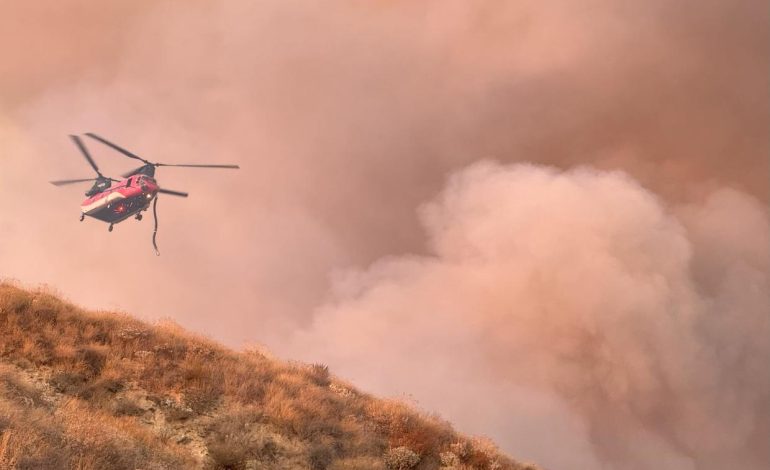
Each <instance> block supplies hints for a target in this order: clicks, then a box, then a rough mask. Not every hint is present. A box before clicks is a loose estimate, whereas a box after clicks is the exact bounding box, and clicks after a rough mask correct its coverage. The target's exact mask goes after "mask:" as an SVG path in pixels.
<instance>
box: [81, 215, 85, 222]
mask: <svg viewBox="0 0 770 470" xmlns="http://www.w3.org/2000/svg"><path fill="white" fill-rule="evenodd" d="M85 218H86V215H85V214H80V221H81V222H82V221H83V219H85Z"/></svg>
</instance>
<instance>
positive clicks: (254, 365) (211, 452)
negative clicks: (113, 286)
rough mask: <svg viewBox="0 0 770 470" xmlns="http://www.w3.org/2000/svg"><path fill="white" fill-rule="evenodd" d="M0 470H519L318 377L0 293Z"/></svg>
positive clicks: (397, 407)
mask: <svg viewBox="0 0 770 470" xmlns="http://www.w3.org/2000/svg"><path fill="white" fill-rule="evenodd" d="M0 332H1V334H0V468H2V469H6V468H12V469H64V468H76V469H83V470H89V469H108V468H109V469H131V470H133V469H144V470H149V469H195V468H222V469H300V468H303V469H304V468H309V469H319V470H320V469H329V470H342V469H398V470H408V469H438V468H444V469H450V468H454V469H466V468H467V469H471V468H473V469H496V470H508V469H510V470H520V469H526V468H535V467H534V466H530V465H522V464H519V463H517V462H515V461H513V460H511V459H509V458H507V457H505V456H504V455H502V454H501V453H500V452H498V451H497V450H496V448H495V447H494V445H492V444H491V443H490V442H487V441H484V440H477V439H469V438H467V437H465V436H462V435H460V434H457V433H456V432H455V431H454V430H453V429H452V428H451V426H450V425H449V424H448V423H446V422H444V421H442V420H440V419H438V418H436V417H431V416H425V415H423V414H421V413H419V412H417V411H415V410H413V409H410V408H409V407H408V406H407V405H405V404H403V403H399V402H395V401H389V400H381V399H376V398H373V397H371V396H369V395H367V394H365V393H362V392H360V391H358V390H356V389H354V388H353V387H351V386H350V385H348V384H346V383H345V382H343V381H341V380H338V379H337V378H335V377H332V376H331V375H330V374H329V372H328V370H327V368H326V367H324V366H322V365H304V364H288V363H283V362H279V361H277V360H274V359H271V358H269V357H266V356H265V355H263V354H261V353H259V352H256V351H246V352H234V351H231V350H228V349H226V348H224V347H222V346H219V345H217V344H215V343H213V342H211V341H209V340H206V339H203V338H200V337H195V336H193V335H191V334H189V333H185V332H184V331H182V330H181V329H180V328H178V327H176V326H173V325H157V326H151V325H148V324H144V323H141V322H139V321H136V320H134V319H132V318H130V317H127V316H124V315H118V314H113V313H102V312H100V313H94V312H87V311H83V310H82V309H80V308H78V307H75V306H73V305H71V304H68V303H66V302H63V301H61V300H60V299H59V298H57V297H56V296H54V295H51V294H49V293H46V292H43V291H35V292H30V291H26V290H23V289H20V288H17V287H15V286H12V285H8V284H0Z"/></svg>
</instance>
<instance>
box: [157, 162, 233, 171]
mask: <svg viewBox="0 0 770 470" xmlns="http://www.w3.org/2000/svg"><path fill="white" fill-rule="evenodd" d="M155 166H183V167H187V168H232V169H234V170H237V169H239V168H240V167H239V166H238V165H187V164H181V163H179V164H177V163H156V164H155Z"/></svg>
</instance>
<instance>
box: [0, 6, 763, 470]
mask: <svg viewBox="0 0 770 470" xmlns="http://www.w3.org/2000/svg"><path fill="white" fill-rule="evenodd" d="M765 3H766V2H762V1H759V0H757V1H748V0H746V1H743V0H738V1H732V2H724V1H716V0H700V1H694V0H689V1H684V0H674V1H663V0H655V1H650V2H633V1H610V0H588V1H584V2H571V1H566V0H555V1H552V2H535V1H517V0H506V1H503V0H500V1H494V0H489V1H483V2H481V1H470V0H465V1H462V0H432V1H428V0H426V1H407V0H401V1H398V0H393V1H385V0H379V1H369V2H361V1H329V2H314V1H310V0H280V1H279V0H264V1H260V2H250V1H246V0H244V1H240V0H238V1H224V0H223V1H213V2H212V1H190V0H187V1H181V0H168V1H144V0H142V1H137V0H132V1H113V2H108V3H104V2H93V1H86V0H57V1H38V2H22V1H17V0H0V58H2V60H1V61H0V277H5V278H11V279H17V280H19V281H21V282H22V283H25V284H27V285H37V284H40V283H46V284H50V285H51V286H53V287H54V288H55V289H57V290H59V291H60V292H61V293H62V294H63V295H65V296H66V297H68V298H69V299H71V300H73V301H75V302H77V303H79V304H82V305H85V306H88V307H93V308H106V309H118V310H125V311H129V312H131V313H132V314H135V315H137V316H140V317H142V318H146V319H156V318H160V317H170V318H172V319H174V320H175V321H177V322H179V323H181V324H182V325H184V326H186V327H188V328H191V329H193V330H195V331H199V332H203V333H205V334H208V335H210V336H212V337H214V338H216V339H218V340H220V341H223V342H225V343H226V344H228V345H231V346H235V347H240V346H242V345H243V344H244V343H261V344H264V345H266V346H267V347H268V348H270V349H272V350H273V351H275V352H276V354H278V355H280V356H282V357H287V358H301V359H304V360H310V361H316V362H327V363H329V364H330V366H331V367H332V370H333V371H335V372H336V373H338V374H339V375H340V376H343V377H346V378H349V379H351V380H352V381H353V382H355V383H357V384H360V385H361V386H362V387H364V388H366V389H367V390H370V391H373V392H376V393H382V394H396V395H398V394H410V395H411V396H413V397H414V398H415V399H417V400H418V401H419V403H420V405H421V406H423V407H424V408H426V409H429V410H436V411H438V412H440V413H442V414H443V415H445V416H447V417H448V418H450V419H451V420H452V421H453V422H455V423H456V424H457V426H458V428H460V429H461V430H467V431H471V432H474V433H478V434H487V435H490V436H491V437H493V438H494V439H495V440H496V441H497V442H499V443H500V445H501V446H502V447H503V448H504V449H505V450H507V451H508V452H510V453H511V454H512V455H514V456H516V457H519V458H525V459H531V460H534V461H537V462H540V463H542V464H544V465H545V466H546V467H547V468H568V467H576V468H618V469H637V468H640V469H641V468H649V467H650V466H651V465H653V464H655V465H658V468H671V469H688V468H692V469H701V468H703V469H711V468H725V466H726V465H727V463H730V465H738V463H740V464H741V465H743V468H748V469H753V468H764V467H766V464H767V462H768V457H767V455H766V452H767V451H766V450H762V449H763V446H765V444H764V443H766V442H767V440H768V438H769V436H768V433H770V424H769V423H768V416H769V415H770V413H768V409H770V405H769V403H768V402H769V400H770V398H769V397H770V385H769V383H768V382H769V381H770V378H768V373H767V371H766V370H765V369H766V367H764V366H763V365H762V364H761V362H760V363H758V362H757V361H758V360H757V358H766V357H767V354H768V353H770V351H769V349H768V341H769V340H768V338H770V331H769V330H770V328H769V327H768V317H767V312H768V310H770V308H768V307H769V306H768V299H767V297H768V296H767V292H768V274H769V271H770V269H769V268H768V264H769V263H768V247H767V245H768V243H767V242H768V205H767V201H768V197H770V191H769V190H768V189H769V188H768V186H769V185H768V175H770V165H769V162H768V154H769V153H770V148H769V146H768V129H770V118H769V110H768V103H770V96H769V93H768V71H769V70H770V67H769V66H770V64H769V63H768V62H769V61H770V59H769V58H770V51H769V50H768V49H770V41H768V39H770V38H768V30H769V28H768V11H767V5H766V4H765ZM89 131H91V132H96V133H99V134H101V135H103V136H105V137H107V138H109V139H112V140H114V141H115V142H117V143H119V144H121V145H124V146H125V147H127V148H129V149H131V150H133V151H134V152H136V153H138V154H140V155H142V156H144V157H145V158H148V159H150V160H154V161H162V162H168V163H204V162H205V163H237V164H239V165H241V167H242V169H241V170H239V171H231V170H197V169H173V168H161V169H159V170H158V174H157V177H158V180H159V181H160V183H161V185H162V186H164V187H167V188H170V189H177V190H183V191H189V192H190V194H191V196H190V197H189V198H188V199H186V200H185V199H178V198H172V197H163V196H161V198H160V200H159V203H158V209H159V212H160V232H159V236H158V241H159V244H160V249H161V253H162V255H161V256H160V257H155V256H154V254H153V251H152V248H151V243H150V237H151V231H152V220H151V217H145V219H144V220H143V221H142V222H137V221H134V220H128V221H126V222H125V223H122V224H120V225H118V226H116V227H115V231H114V232H112V233H108V232H107V225H106V224H103V223H100V222H97V221H95V220H93V219H88V220H86V221H85V222H83V223H79V222H78V221H77V219H78V216H79V203H80V202H81V200H82V199H83V192H84V191H85V190H86V189H87V184H86V185H84V186H83V187H78V186H69V187H64V188H56V187H53V186H51V185H49V184H48V183H47V181H48V180H51V179H64V178H70V177H72V178H76V177H88V176H90V174H91V173H90V169H89V167H88V166H87V164H86V162H85V161H84V160H83V158H82V157H81V156H80V155H79V154H78V152H77V150H76V149H75V148H74V147H73V145H72V144H71V142H70V141H69V139H68V138H67V134H70V133H83V132H89ZM89 148H91V150H92V153H93V154H94V156H95V158H96V160H97V162H98V163H99V165H100V167H101V168H102V169H103V171H104V172H105V173H106V174H108V175H113V176H114V175H118V174H119V173H121V172H123V171H125V170H128V169H131V168H133V167H135V166H136V165H134V163H135V162H132V161H131V160H128V159H125V158H122V157H120V156H119V155H117V154H115V153H114V152H110V151H109V149H106V148H104V147H100V146H98V144H96V143H93V144H91V143H90V142H89ZM555 449H559V450H558V451H556V450H555ZM763 452H765V453H763Z"/></svg>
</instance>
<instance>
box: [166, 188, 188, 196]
mask: <svg viewBox="0 0 770 470" xmlns="http://www.w3.org/2000/svg"><path fill="white" fill-rule="evenodd" d="M158 192H159V193H163V194H170V195H172V196H179V197H187V196H189V194H187V193H183V192H182V191H172V190H170V189H163V188H159V189H158Z"/></svg>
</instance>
